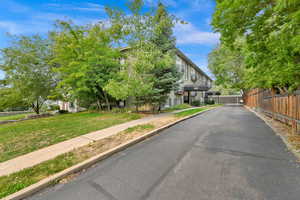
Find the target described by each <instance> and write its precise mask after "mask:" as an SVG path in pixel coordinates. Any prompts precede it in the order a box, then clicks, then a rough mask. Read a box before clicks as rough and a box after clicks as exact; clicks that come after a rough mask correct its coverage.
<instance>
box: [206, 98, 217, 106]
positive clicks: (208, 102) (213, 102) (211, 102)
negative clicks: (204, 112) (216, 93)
mask: <svg viewBox="0 0 300 200" xmlns="http://www.w3.org/2000/svg"><path fill="white" fill-rule="evenodd" d="M205 104H208V105H213V104H215V101H214V100H209V99H208V100H206V101H205Z"/></svg>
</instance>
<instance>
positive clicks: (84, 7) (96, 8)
mask: <svg viewBox="0 0 300 200" xmlns="http://www.w3.org/2000/svg"><path fill="white" fill-rule="evenodd" d="M46 6H48V7H53V8H56V9H60V10H77V11H91V12H104V11H105V7H104V6H103V5H100V4H96V3H84V4H59V3H49V4H46Z"/></svg>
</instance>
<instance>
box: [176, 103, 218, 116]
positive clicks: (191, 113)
mask: <svg viewBox="0 0 300 200" xmlns="http://www.w3.org/2000/svg"><path fill="white" fill-rule="evenodd" d="M219 106H222V104H214V105H207V106H203V107H200V108H195V109H190V110H185V111H182V112H179V113H176V114H175V116H176V117H186V116H189V115H193V114H196V113H198V112H202V111H204V110H208V109H210V108H214V107H219Z"/></svg>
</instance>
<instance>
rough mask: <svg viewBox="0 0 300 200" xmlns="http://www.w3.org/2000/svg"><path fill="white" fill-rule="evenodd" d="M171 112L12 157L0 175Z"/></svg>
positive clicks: (2, 167) (0, 164)
mask: <svg viewBox="0 0 300 200" xmlns="http://www.w3.org/2000/svg"><path fill="white" fill-rule="evenodd" d="M170 115H171V113H162V114H158V115H152V116H149V117H145V118H142V119H138V120H133V121H130V122H126V123H123V124H119V125H116V126H113V127H109V128H106V129H102V130H99V131H95V132H91V133H88V134H85V135H82V136H79V137H75V138H72V139H70V140H67V141H64V142H60V143H58V144H54V145H51V146H48V147H45V148H42V149H40V150H37V151H34V152H31V153H28V154H25V155H22V156H19V157H16V158H14V159H11V160H8V161H5V162H2V163H0V176H4V175H9V174H11V173H14V172H17V171H20V170H22V169H25V168H29V167H32V166H34V165H37V164H39V163H42V162H44V161H47V160H50V159H53V158H55V157H57V156H59V155H61V154H64V153H67V152H70V151H72V150H73V149H76V148H79V147H82V146H85V145H87V144H89V143H91V142H94V141H97V140H101V139H104V138H106V137H110V136H112V135H115V134H117V133H119V132H121V131H124V130H126V129H127V128H130V127H133V126H137V125H141V124H147V123H150V122H151V121H154V120H157V119H159V118H163V117H166V116H170Z"/></svg>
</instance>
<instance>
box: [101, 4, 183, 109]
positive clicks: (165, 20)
mask: <svg viewBox="0 0 300 200" xmlns="http://www.w3.org/2000/svg"><path fill="white" fill-rule="evenodd" d="M129 8H130V11H131V15H127V14H124V13H123V14H122V13H121V12H119V11H118V10H117V11H115V10H110V17H111V21H112V22H113V25H114V26H117V25H119V24H120V21H121V22H122V24H123V25H124V26H123V28H122V30H124V32H125V33H127V35H126V41H125V43H126V44H127V45H128V46H130V47H131V48H130V49H129V50H126V57H125V58H126V62H125V63H124V64H123V66H122V70H121V71H120V72H119V73H118V76H117V77H115V78H114V79H112V80H110V81H109V84H108V85H107V86H106V87H105V90H106V91H108V93H109V94H110V95H112V96H113V97H115V98H116V99H119V100H125V99H127V98H128V97H134V101H135V104H136V106H139V105H141V104H151V105H152V106H153V108H155V107H156V108H158V109H159V107H160V105H161V104H163V103H164V102H165V101H166V99H167V95H168V94H169V93H170V91H171V90H172V89H174V88H176V82H177V80H178V78H179V74H178V72H177V70H176V66H175V38H174V36H173V31H172V29H173V27H174V24H175V22H176V19H175V17H173V16H171V15H169V14H168V13H167V11H166V9H165V7H164V6H163V5H162V4H159V5H158V8H157V9H156V12H155V13H151V12H146V13H145V12H144V13H143V12H142V8H143V2H142V1H139V0H136V1H134V2H133V3H132V4H130V7H129ZM113 13H115V14H113Z"/></svg>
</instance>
